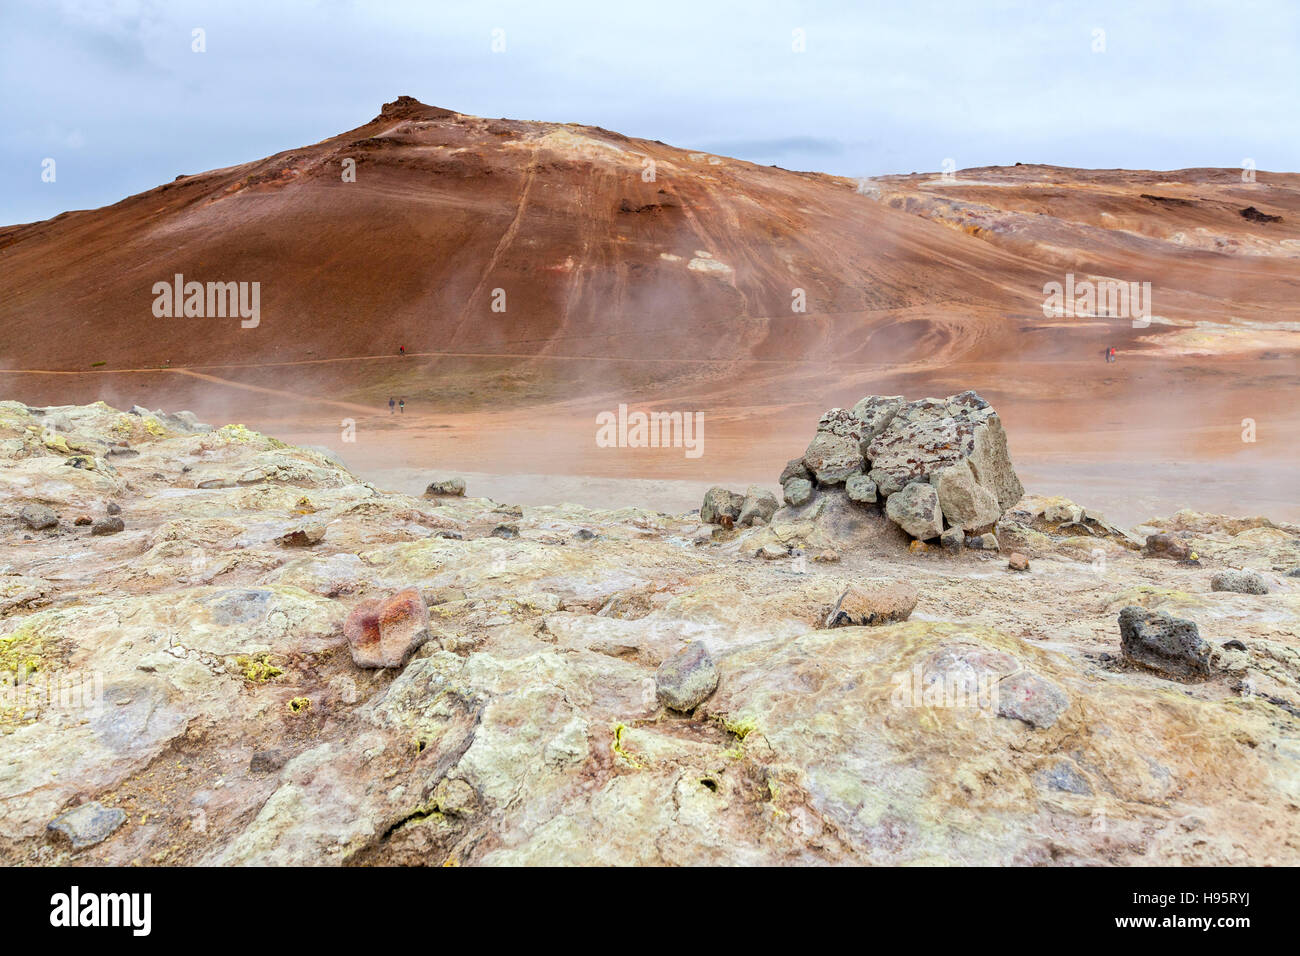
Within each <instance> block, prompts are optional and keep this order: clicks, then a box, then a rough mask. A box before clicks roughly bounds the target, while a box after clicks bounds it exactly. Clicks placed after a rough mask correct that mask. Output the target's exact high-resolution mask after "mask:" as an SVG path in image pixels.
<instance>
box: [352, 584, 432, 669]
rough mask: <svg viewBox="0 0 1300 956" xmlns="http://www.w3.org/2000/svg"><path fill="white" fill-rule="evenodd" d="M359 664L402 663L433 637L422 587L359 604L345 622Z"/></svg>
mask: <svg viewBox="0 0 1300 956" xmlns="http://www.w3.org/2000/svg"><path fill="white" fill-rule="evenodd" d="M343 633H344V636H346V637H347V639H348V645H349V646H350V647H351V649H352V661H353V663H355V664H356V665H357V666H358V667H402V666H403V665H404V664H405V663H406V662H407V660H409V659H410V656H411V654H413V653H414V652H415V651H416V649H418V648H419V647H420V646H421V645H422V644H424V642H425V641H427V640H428V639H429V611H428V608H426V607H425V605H424V599H423V598H422V597H421V596H420V591H419V589H418V588H407V589H406V590H405V591H399V592H398V593H397V594H394V595H393V596H392V597H390V598H387V599H382V598H372V599H370V600H367V601H363V602H361V603H360V604H358V605H357V606H356V607H355V608H354V609H353V610H352V613H351V614H349V615H348V619H347V621H346V622H345V623H344V625H343Z"/></svg>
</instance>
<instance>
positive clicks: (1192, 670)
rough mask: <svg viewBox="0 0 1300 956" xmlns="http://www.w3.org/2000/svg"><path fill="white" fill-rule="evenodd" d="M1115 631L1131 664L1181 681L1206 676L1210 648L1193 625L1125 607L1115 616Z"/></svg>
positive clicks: (1156, 613)
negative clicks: (1117, 627)
mask: <svg viewBox="0 0 1300 956" xmlns="http://www.w3.org/2000/svg"><path fill="white" fill-rule="evenodd" d="M1119 631H1120V641H1121V648H1122V650H1123V652H1124V656H1125V657H1126V658H1128V659H1129V660H1130V661H1133V662H1134V663H1135V664H1141V665H1142V666H1143V667H1148V668H1150V669H1151V670H1154V671H1159V672H1160V673H1162V674H1166V675H1168V676H1170V677H1177V678H1181V679H1190V680H1204V679H1205V678H1206V677H1208V676H1209V674H1210V645H1209V643H1207V642H1206V641H1205V640H1204V639H1203V638H1202V637H1201V635H1200V632H1199V631H1198V629H1197V627H1196V623H1195V622H1194V621H1188V620H1185V619H1183V618H1178V617H1171V616H1170V615H1168V614H1166V613H1165V612H1164V611H1148V610H1146V609H1145V608H1141V607H1136V606H1129V607H1126V608H1123V609H1122V610H1121V611H1120V612H1119Z"/></svg>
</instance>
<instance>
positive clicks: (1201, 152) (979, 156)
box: [0, 0, 1300, 223]
mask: <svg viewBox="0 0 1300 956" xmlns="http://www.w3.org/2000/svg"><path fill="white" fill-rule="evenodd" d="M195 27H202V28H203V29H204V30H205V31H206V40H207V51H206V52H205V53H194V52H191V30H192V29H193V28H195ZM494 29H502V30H504V31H505V47H506V48H505V51H504V52H500V53H494V52H493V51H492V49H491V43H492V31H493V30H494ZM796 29H801V30H803V31H804V33H805V36H806V51H805V52H803V53H796V52H794V51H793V50H792V37H793V31H794V30H796ZM1098 29H1099V30H1104V31H1105V51H1104V52H1094V51H1093V45H1094V38H1093V31H1094V30H1098ZM0 82H2V83H3V90H4V96H3V98H2V99H0V131H3V140H2V141H0V171H3V176H2V177H0V223H12V222H25V221H30V220H34V219H42V218H47V217H49V216H53V215H56V214H58V213H59V212H62V211H64V210H67V209H81V208H89V207H95V206H101V205H106V204H108V203H112V202H116V201H117V200H119V199H121V198H123V197H125V196H128V195H130V194H132V193H136V192H140V191H141V190H144V189H149V188H151V187H153V186H156V185H159V184H161V183H164V182H167V181H169V180H171V179H173V178H175V177H176V175H177V174H179V173H193V172H199V171H201V170H205V169H212V168H216V167H220V166H228V165H233V164H235V163H240V162H245V161H247V160H251V159H257V158H260V157H262V156H266V155H269V154H271V153H274V152H277V151H279V150H283V149H288V148H291V147H295V146H301V145H304V144H307V143H311V142H315V141H317V140H320V139H324V138H326V137H328V136H332V135H334V134H335V133H339V132H342V131H344V130H346V129H350V128H352V127H355V126H359V125H360V124H362V123H364V122H365V121H366V120H368V119H370V118H371V117H372V116H374V115H375V114H376V113H378V111H379V107H380V104H381V103H383V102H384V101H385V100H391V99H393V98H394V97H396V96H397V95H399V94H409V95H412V96H415V97H417V98H419V99H421V100H423V101H424V102H426V103H432V104H435V105H437V106H444V107H448V108H450V109H455V110H460V111H462V112H466V113H476V114H480V115H485V116H507V117H511V118H517V119H541V120H557V121H565V122H568V121H572V122H581V123H589V124H592V125H597V126H604V127H606V128H609V129H614V130H618V131H620V132H624V133H627V134H629V135H635V136H644V137H647V138H650V139H660V140H663V141H665V142H668V143H671V144H673V145H677V146H684V147H691V148H695V149H701V150H707V151H712V152H717V153H723V154H727V155H732V156H738V157H740V158H742V159H748V160H752V161H754V162H757V163H764V164H766V163H776V164H778V165H781V166H785V167H787V168H791V169H816V170H822V171H826V172H833V173H840V174H843V175H851V176H860V175H876V174H881V173H891V172H911V171H913V170H917V171H920V170H937V169H939V168H940V166H941V164H942V163H943V160H944V159H945V158H947V157H952V158H953V159H954V161H955V162H956V164H957V166H958V167H966V166H980V165H990V164H1011V163H1015V162H1017V161H1021V162H1043V163H1055V164H1059V165H1067V166H1085V167H1116V166H1120V167H1130V168H1156V169H1171V168H1179V167H1186V166H1233V167H1236V166H1239V165H1240V164H1241V162H1242V160H1243V159H1245V158H1247V157H1249V158H1251V159H1253V160H1254V161H1255V163H1256V165H1257V166H1258V168H1260V169H1273V170H1290V171H1295V170H1300V4H1297V3H1296V2H1295V0H1276V2H1257V3H1249V2H1239V0H1236V2H1214V3H1211V2H1195V0H1189V2H1182V3H1173V2H1169V3H1162V2H1145V0H1143V2H1137V0H1124V2H1114V3H1112V2H1091V3H1090V2H1080V3H1065V2H1060V3H1052V2H1039V3H1021V2H1001V3H997V2H985V0H967V2H959V0H950V2H929V3H927V2H897V0H891V2H856V3H855V2H848V0H845V2H811V0H809V2H778V0H771V2H767V0H653V2H645V3H633V2H625V0H604V2H591V3H587V2H583V3H578V2H566V0H535V2H505V0H475V2H471V3H450V2H437V0H433V2H391V3H378V2H374V3H369V2H350V0H316V2H306V0H304V2H288V0H284V2H265V0H261V2H245V0H226V2H220V3H196V2H184V0H180V2H170V0H169V2H161V0H83V2H73V0H47V2H36V0H0ZM45 157H52V158H54V159H55V160H56V162H57V164H58V165H57V180H56V182H54V183H43V182H42V181H41V161H42V159H44V158H45Z"/></svg>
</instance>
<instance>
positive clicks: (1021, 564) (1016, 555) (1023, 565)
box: [1007, 551, 1029, 571]
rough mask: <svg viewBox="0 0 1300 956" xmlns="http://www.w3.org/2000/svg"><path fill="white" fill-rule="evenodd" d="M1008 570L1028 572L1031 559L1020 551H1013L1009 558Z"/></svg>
mask: <svg viewBox="0 0 1300 956" xmlns="http://www.w3.org/2000/svg"><path fill="white" fill-rule="evenodd" d="M1007 569H1008V570H1011V571H1028V570H1029V559H1028V558H1027V557H1025V556H1024V555H1023V554H1021V553H1020V552H1019V551H1012V552H1011V554H1010V556H1009V557H1008V558H1007Z"/></svg>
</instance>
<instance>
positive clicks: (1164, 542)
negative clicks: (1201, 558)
mask: <svg viewBox="0 0 1300 956" xmlns="http://www.w3.org/2000/svg"><path fill="white" fill-rule="evenodd" d="M1144 550H1145V551H1146V553H1147V554H1149V555H1150V556H1151V557H1153V558H1172V559H1174V560H1175V561H1184V560H1186V559H1187V558H1188V557H1189V556H1190V555H1191V553H1192V549H1191V548H1190V547H1188V545H1187V542H1186V541H1184V540H1183V539H1182V538H1179V537H1176V536H1175V535H1172V534H1167V533H1164V532H1161V533H1160V534H1152V535H1148V536H1147V542H1146V546H1145V548H1144Z"/></svg>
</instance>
